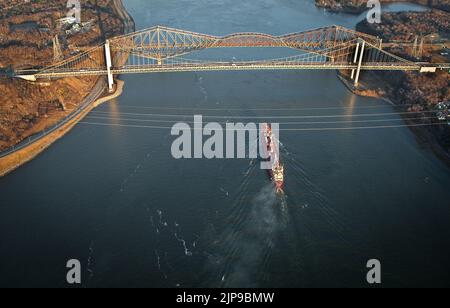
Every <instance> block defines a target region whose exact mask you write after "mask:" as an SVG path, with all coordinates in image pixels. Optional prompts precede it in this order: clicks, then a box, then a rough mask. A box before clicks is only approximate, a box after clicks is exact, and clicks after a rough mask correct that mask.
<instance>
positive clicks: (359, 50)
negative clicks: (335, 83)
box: [351, 40, 366, 87]
mask: <svg viewBox="0 0 450 308" xmlns="http://www.w3.org/2000/svg"><path fill="white" fill-rule="evenodd" d="M365 47H366V42H365V41H364V40H360V41H359V42H358V43H356V51H355V56H354V58H353V64H356V63H358V68H357V69H356V71H355V70H354V69H353V70H352V74H351V79H352V80H353V79H355V87H357V86H358V84H359V77H360V74H361V66H362V62H363V59H364V49H365ZM355 73H356V76H355Z"/></svg>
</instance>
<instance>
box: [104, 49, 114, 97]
mask: <svg viewBox="0 0 450 308" xmlns="http://www.w3.org/2000/svg"><path fill="white" fill-rule="evenodd" d="M105 59H106V70H107V72H108V91H109V92H110V93H111V92H114V76H113V74H112V72H111V68H112V60H111V47H110V45H109V41H108V40H107V41H106V43H105Z"/></svg>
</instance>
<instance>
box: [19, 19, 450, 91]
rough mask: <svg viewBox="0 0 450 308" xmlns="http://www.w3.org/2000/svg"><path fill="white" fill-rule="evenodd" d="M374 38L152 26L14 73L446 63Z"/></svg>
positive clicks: (336, 30) (429, 67) (336, 31)
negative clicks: (406, 53)
mask: <svg viewBox="0 0 450 308" xmlns="http://www.w3.org/2000/svg"><path fill="white" fill-rule="evenodd" d="M382 45H383V44H382V41H381V40H380V39H379V38H377V37H374V36H371V35H368V34H365V33H361V32H356V31H353V30H349V29H346V28H343V27H340V26H330V27H324V28H319V29H314V30H309V31H303V32H298V33H292V34H286V35H282V36H273V35H269V34H263V33H235V34H231V35H227V36H212V35H206V34H201V33H195V32H189V31H184V30H178V29H172V28H167V27H161V26H157V27H153V28H150V29H146V30H142V31H138V32H135V33H131V34H127V35H123V36H118V37H115V38H112V39H110V40H108V41H106V43H105V44H104V45H100V46H97V47H94V48H92V49H90V50H87V51H85V52H83V53H81V54H79V55H75V56H73V57H71V58H68V59H65V60H63V61H61V62H58V63H56V64H54V65H52V66H49V67H46V68H43V69H40V70H26V71H17V72H16V76H17V77H20V78H24V79H27V80H37V79H41V78H59V77H77V76H92V75H105V76H108V81H109V87H110V89H112V87H113V83H114V81H113V76H114V75H118V74H131V73H156V72H182V71H221V70H286V69H291V70H300V69H314V70H321V69H333V70H335V69H346V70H351V71H352V74H351V77H352V79H354V80H355V83H356V84H357V83H358V80H359V75H360V71H361V70H403V71H406V70H411V71H421V72H434V71H436V70H437V69H448V68H450V65H449V64H431V63H418V62H412V61H409V60H406V59H403V58H401V57H398V56H396V55H394V54H392V53H389V52H387V51H385V50H383V49H382ZM237 47H247V48H251V47H253V48H258V47H278V48H280V47H284V48H290V49H294V50H297V51H298V52H299V54H298V55H296V56H291V57H285V58H278V59H269V60H257V61H212V60H207V61H202V60H193V59H187V58H186V56H187V55H189V54H190V53H193V52H196V51H201V50H206V49H212V48H237Z"/></svg>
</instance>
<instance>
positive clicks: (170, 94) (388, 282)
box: [0, 0, 450, 287]
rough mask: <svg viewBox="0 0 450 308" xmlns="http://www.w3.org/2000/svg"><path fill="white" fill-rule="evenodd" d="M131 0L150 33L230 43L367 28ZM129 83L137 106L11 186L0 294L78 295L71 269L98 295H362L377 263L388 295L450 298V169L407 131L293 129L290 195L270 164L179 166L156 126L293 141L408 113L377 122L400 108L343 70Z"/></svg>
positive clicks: (0, 187)
mask: <svg viewBox="0 0 450 308" xmlns="http://www.w3.org/2000/svg"><path fill="white" fill-rule="evenodd" d="M125 4H126V6H127V8H128V9H129V11H130V12H131V14H132V15H133V16H134V17H135V19H136V22H137V26H138V28H145V27H149V26H153V25H156V24H163V25H167V26H171V27H176V28H183V29H188V30H192V31H198V32H203V33H210V34H215V35H222V34H228V33H233V32H241V31H257V32H266V33H272V34H283V33H290V32H295V31H301V30H306V29H311V28H316V27H320V26H326V25H331V24H339V25H343V26H347V27H354V25H355V24H356V23H357V21H358V20H360V18H362V17H361V16H360V17H355V16H349V15H337V14H327V13H325V12H323V11H322V10H318V9H316V8H315V7H314V5H312V4H310V3H308V2H307V1H287V0H264V1H257V2H256V1H248V2H242V1H231V0H226V1H225V0H222V1H205V0H196V1H193V0H185V1H167V0H165V1H154V0H153V1H144V0H142V1H138V0H129V1H125ZM405 8H406V9H407V8H411V6H409V5H402V6H400V7H399V6H396V7H394V9H405ZM413 8H414V9H421V8H417V7H415V6H414V7H413ZM289 54H292V51H281V50H270V51H261V52H258V55H257V56H258V57H268V58H276V57H279V56H280V55H281V56H283V55H289ZM205 56H219V57H236V58H237V59H241V58H251V57H255V54H254V51H253V53H252V52H250V51H246V50H229V51H220V52H216V53H214V52H213V53H209V54H205ZM363 78H364V77H363ZM123 79H124V80H125V81H126V89H125V92H124V94H123V95H122V97H120V98H119V99H118V100H115V101H112V102H110V103H109V104H105V105H103V106H101V107H99V108H98V109H97V110H96V111H95V112H93V113H92V114H91V115H90V116H89V117H87V118H86V119H85V121H84V123H82V124H80V125H78V126H77V127H76V128H75V129H74V130H73V131H72V132H71V133H70V134H68V135H67V136H66V137H65V138H63V139H62V140H60V141H58V142H57V143H56V144H55V145H54V146H52V147H51V148H50V149H49V150H48V151H46V152H45V153H44V154H42V155H41V156H39V157H38V158H37V159H35V160H33V161H32V162H31V163H29V164H27V165H26V166H24V167H23V168H20V169H19V170H18V171H16V172H14V173H13V174H11V175H9V176H7V177H5V178H2V179H0V252H1V254H0V285H1V286H11V285H14V286H66V283H65V276H66V270H65V263H66V262H67V260H68V259H72V258H76V259H79V260H80V261H81V262H82V265H83V285H84V286H87V287H109V286H113V287H118V286H125V287H132V286H140V287H142V286H143V287H176V286H181V287H319V286H340V287H341V286H343V287H350V286H358V287H359V286H366V282H365V276H366V269H365V264H366V262H367V261H368V260H369V259H373V258H377V259H379V260H380V261H381V262H382V265H383V281H384V284H385V286H431V285H434V286H448V285H449V282H448V260H449V259H450V248H449V247H450V245H449V244H450V240H449V238H450V204H449V201H448V200H450V191H449V189H448V187H449V183H450V172H449V169H448V168H446V167H445V166H444V165H443V164H442V163H441V162H440V161H439V160H438V159H436V158H435V156H434V155H433V153H431V152H430V151H429V150H428V149H427V148H426V147H423V146H422V145H420V144H419V143H418V142H417V141H416V139H415V137H414V135H413V134H412V133H411V132H410V130H409V129H408V128H389V129H364V130H361V129H354V130H326V131H304V130H303V131H282V132H281V136H280V138H281V141H282V143H283V147H282V156H283V159H284V162H285V165H286V180H287V182H286V196H285V197H284V198H280V197H277V196H275V195H274V194H273V190H272V187H271V184H270V182H269V180H268V178H267V175H266V173H265V172H264V171H262V170H260V169H259V165H258V161H256V160H250V159H248V160H212V161H208V160H181V161H176V160H174V159H173V158H172V156H171V152H170V148H171V144H172V141H173V139H174V138H173V137H172V136H170V130H169V129H167V128H155V127H171V126H172V125H173V124H174V123H175V122H176V121H181V120H184V121H192V116H193V115H194V114H202V115H204V116H205V117H206V116H215V117H220V118H212V119H211V121H221V122H224V121H226V120H227V119H230V120H231V121H236V119H235V118H233V117H236V116H246V117H249V119H248V120H246V121H258V122H263V121H265V120H268V121H271V122H280V123H281V128H282V129H286V128H287V129H289V128H311V127H313V128H336V127H340V128H342V127H347V128H349V127H354V128H355V127H362V126H376V125H402V123H403V122H402V120H401V119H400V118H399V116H398V115H395V114H394V115H389V116H388V115H383V116H375V114H380V113H395V112H396V110H395V109H393V108H392V107H391V106H389V105H386V104H385V103H384V102H381V101H379V100H376V99H368V98H361V97H356V96H354V95H352V94H351V93H349V92H348V91H347V90H346V88H345V87H344V86H343V85H342V83H341V82H340V81H339V80H338V79H337V78H336V73H335V72H320V71H317V72H215V73H180V74H155V75H135V76H126V77H123ZM361 114H365V116H361ZM367 114H371V115H372V116H367ZM277 116H278V117H282V118H277V119H274V117H277ZM287 116H290V117H297V118H286V117H287ZM367 120H370V121H372V122H367ZM380 120H382V121H384V122H381V121H380ZM307 121H308V122H320V123H315V124H312V123H309V124H307V123H305V122H307ZM325 121H327V122H329V121H331V122H337V121H346V123H342V122H340V123H322V122H325ZM348 121H358V122H353V123H348ZM288 122H290V123H288ZM292 122H302V123H296V124H292ZM89 123H90V124H89Z"/></svg>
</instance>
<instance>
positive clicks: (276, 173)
mask: <svg viewBox="0 0 450 308" xmlns="http://www.w3.org/2000/svg"><path fill="white" fill-rule="evenodd" d="M262 129H263V137H264V140H263V148H264V150H265V154H266V155H265V157H266V158H267V159H268V160H269V161H270V162H271V163H272V168H271V169H268V170H267V171H268V173H269V177H270V180H271V181H273V182H274V183H275V187H276V190H277V193H283V190H284V166H283V164H282V163H281V159H280V151H279V148H278V141H277V140H276V138H275V135H274V134H273V131H272V126H271V125H270V124H264V125H263V127H262Z"/></svg>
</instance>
